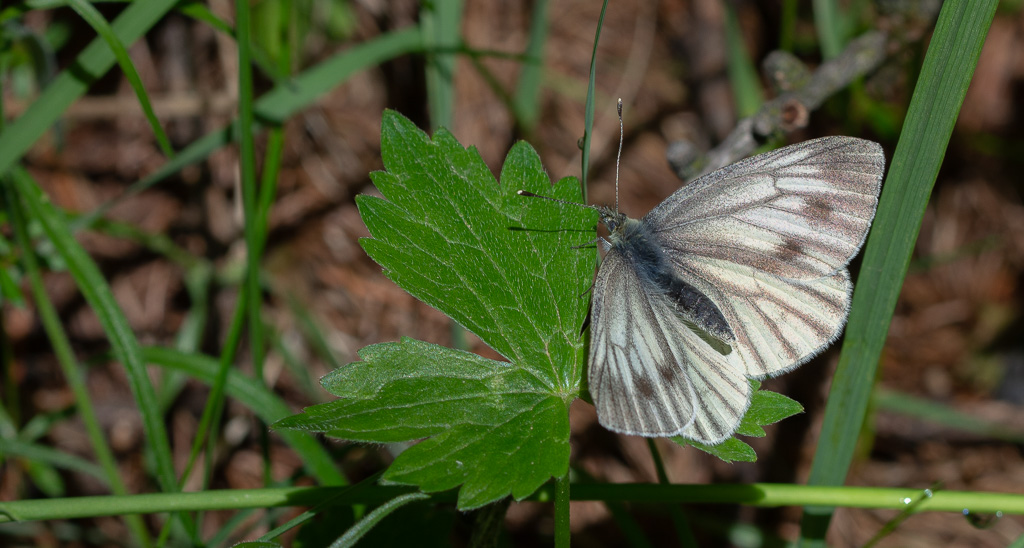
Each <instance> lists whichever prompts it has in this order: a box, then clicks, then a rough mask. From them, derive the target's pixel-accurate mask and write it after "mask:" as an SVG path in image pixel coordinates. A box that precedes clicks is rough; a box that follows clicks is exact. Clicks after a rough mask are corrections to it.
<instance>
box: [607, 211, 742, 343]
mask: <svg viewBox="0 0 1024 548" xmlns="http://www.w3.org/2000/svg"><path fill="white" fill-rule="evenodd" d="M598 212H600V213H601V222H602V223H604V225H605V226H606V227H608V232H609V236H608V240H609V242H610V244H611V248H610V249H611V251H612V252H614V253H621V254H622V255H623V259H624V260H625V262H626V264H628V265H630V266H631V267H632V268H633V269H634V270H635V271H636V275H637V277H638V278H640V279H641V280H642V281H643V282H645V283H649V284H650V285H651V286H652V287H656V288H657V289H658V291H660V292H662V293H663V294H664V295H665V296H666V297H668V299H669V300H671V301H672V302H673V303H675V306H676V310H677V311H678V312H679V314H680V315H682V317H683V318H684V319H686V320H689V321H690V322H692V323H693V324H694V325H695V326H696V327H697V328H698V329H701V330H703V331H704V332H706V333H707V334H708V335H711V336H712V337H714V338H716V339H718V340H720V341H722V342H724V343H726V344H728V342H730V341H733V340H735V337H734V336H733V333H732V329H731V328H730V327H729V322H728V321H726V319H725V316H723V315H722V311H721V310H719V309H718V306H716V305H715V303H714V302H712V301H711V299H709V298H708V296H707V295H705V294H703V293H701V292H700V291H699V290H698V289H697V288H696V287H694V286H693V285H691V284H689V283H687V282H686V280H683V279H682V278H680V277H679V275H678V274H676V273H675V272H674V271H673V269H672V265H671V263H670V262H669V260H668V257H667V256H666V254H665V250H664V247H663V246H662V244H661V242H660V241H659V240H658V236H657V234H655V233H654V231H652V230H651V229H650V227H648V226H647V224H646V223H644V221H643V220H636V219H630V218H629V217H627V216H626V215H625V214H623V213H619V212H616V211H613V210H611V209H609V208H607V207H601V208H598Z"/></svg>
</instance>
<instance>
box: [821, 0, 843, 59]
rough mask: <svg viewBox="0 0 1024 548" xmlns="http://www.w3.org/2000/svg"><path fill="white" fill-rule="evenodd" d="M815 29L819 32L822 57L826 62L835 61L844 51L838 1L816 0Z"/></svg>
mask: <svg viewBox="0 0 1024 548" xmlns="http://www.w3.org/2000/svg"><path fill="white" fill-rule="evenodd" d="M813 4H814V27H815V29H817V31H818V42H819V43H820V45H821V56H822V57H824V58H825V59H826V60H828V59H835V58H836V57H837V56H839V54H840V53H841V52H842V51H843V43H844V42H845V41H846V40H845V39H844V38H843V32H842V27H841V26H840V23H839V18H840V15H839V6H838V5H836V0H814V2H813Z"/></svg>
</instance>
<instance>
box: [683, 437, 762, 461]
mask: <svg viewBox="0 0 1024 548" xmlns="http://www.w3.org/2000/svg"><path fill="white" fill-rule="evenodd" d="M679 440H682V441H685V442H687V443H688V444H689V445H692V446H694V447H696V448H697V449H700V450H701V451H704V452H705V453H708V454H711V455H714V456H716V457H718V458H720V459H722V460H724V461H725V462H730V463H731V462H735V461H740V462H754V461H756V460H757V453H755V452H754V448H753V447H751V446H749V445H747V444H745V443H743V442H742V441H740V440H738V439H736V438H729V439H727V440H725V441H723V442H722V443H719V444H718V445H704V444H703V443H698V442H695V441H692V440H685V439H683V438H672V441H674V442H676V443H680V441H679Z"/></svg>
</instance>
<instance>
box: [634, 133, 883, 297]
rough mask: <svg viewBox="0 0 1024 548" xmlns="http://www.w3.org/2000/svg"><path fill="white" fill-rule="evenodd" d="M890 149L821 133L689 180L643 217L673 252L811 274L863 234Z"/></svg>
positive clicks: (823, 272) (788, 274) (842, 255)
mask: <svg viewBox="0 0 1024 548" xmlns="http://www.w3.org/2000/svg"><path fill="white" fill-rule="evenodd" d="M884 163H885V158H884V155H883V154H882V149H881V147H880V146H878V144H877V143H873V142H871V141H866V140H863V139H857V138H853V137H824V138H821V139H815V140H812V141H807V142H804V143H799V144H796V145H792V146H788V147H785V148H781V149H778V150H775V151H772V152H768V153H765V154H762V155H759V156H754V157H753V158H748V159H746V160H743V161H740V162H737V163H735V164H733V165H731V166H728V167H725V168H723V169H720V170H718V171H715V172H713V173H710V174H708V175H706V176H704V177H701V178H700V179H698V180H696V181H694V182H693V183H691V184H689V185H687V186H684V187H683V188H681V189H680V190H678V191H677V192H676V193H675V194H673V195H672V196H670V197H669V198H668V199H666V200H665V201H664V202H662V203H661V204H660V205H658V207H656V208H654V209H653V210H651V212H650V213H649V214H648V215H647V216H646V217H644V222H646V223H648V224H649V225H650V226H651V228H652V230H654V231H655V232H656V233H658V234H659V236H661V239H662V241H663V244H664V245H665V247H666V249H667V250H668V251H670V253H671V254H672V255H673V256H676V255H677V254H683V255H692V256H700V257H707V258H711V259H723V260H727V261H731V262H734V263H738V264H745V265H748V266H751V267H753V268H755V269H757V270H760V271H763V272H766V273H768V274H772V275H775V276H780V277H785V278H796V279H804V280H809V279H815V278H821V277H823V276H827V275H830V274H832V273H834V272H836V271H838V270H839V269H841V268H843V267H844V266H845V265H846V263H848V262H849V260H850V258H851V257H852V256H853V255H854V254H856V253H857V250H859V249H860V246H861V245H862V244H863V242H864V237H865V235H866V234H867V230H868V227H869V226H870V224H871V220H872V218H873V217H874V214H875V207H876V206H877V203H878V190H879V187H880V185H881V175H882V170H883V168H884Z"/></svg>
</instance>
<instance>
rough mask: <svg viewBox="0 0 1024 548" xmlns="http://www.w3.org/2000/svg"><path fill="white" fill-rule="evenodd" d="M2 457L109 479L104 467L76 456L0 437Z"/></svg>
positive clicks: (47, 447) (35, 444) (104, 480)
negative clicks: (25, 460) (21, 459)
mask: <svg viewBox="0 0 1024 548" xmlns="http://www.w3.org/2000/svg"><path fill="white" fill-rule="evenodd" d="M0 455H3V456H4V458H5V459H6V458H9V457H21V458H23V459H27V460H32V461H36V462H42V463H46V464H49V465H51V466H55V467H58V468H63V469H66V470H71V471H74V472H79V473H82V474H88V475H90V476H92V477H94V478H96V479H98V480H100V481H102V482H106V481H107V479H108V476H107V474H106V473H105V472H104V470H103V468H102V467H100V466H98V465H96V464H93V463H91V462H89V461H87V460H85V459H83V458H81V457H76V456H75V455H71V454H69V453H64V452H62V451H58V450H56V449H54V448H52V447H49V446H46V445H40V444H37V443H29V442H25V441H21V440H17V439H6V438H3V437H0ZM120 494H122V495H123V494H126V492H125V491H122V492H121V493H120ZM140 524H141V522H140ZM143 531H145V528H143Z"/></svg>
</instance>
